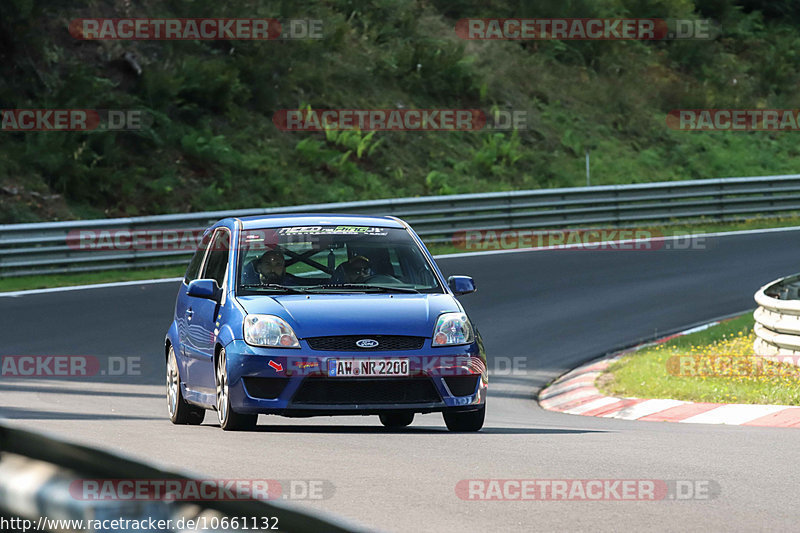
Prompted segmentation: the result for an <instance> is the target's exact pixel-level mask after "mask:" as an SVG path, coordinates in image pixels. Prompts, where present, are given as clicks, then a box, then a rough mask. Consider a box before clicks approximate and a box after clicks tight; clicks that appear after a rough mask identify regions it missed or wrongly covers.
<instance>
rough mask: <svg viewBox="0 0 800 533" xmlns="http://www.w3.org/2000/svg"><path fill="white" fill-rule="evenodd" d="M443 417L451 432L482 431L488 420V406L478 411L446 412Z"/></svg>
mask: <svg viewBox="0 0 800 533" xmlns="http://www.w3.org/2000/svg"><path fill="white" fill-rule="evenodd" d="M442 415H443V416H444V423H445V424H446V425H447V429H449V430H450V431H480V429H481V428H482V427H483V420H484V419H485V418H486V404H484V405H482V406H481V408H480V409H478V410H476V411H466V412H463V411H462V412H459V411H453V412H448V411H445V412H444V413H442Z"/></svg>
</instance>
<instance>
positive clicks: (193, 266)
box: [183, 231, 211, 285]
mask: <svg viewBox="0 0 800 533" xmlns="http://www.w3.org/2000/svg"><path fill="white" fill-rule="evenodd" d="M209 242H211V232H210V231H209V232H208V233H206V234H205V235H203V238H202V239H201V240H200V246H198V247H197V251H196V252H195V253H194V255H193V256H192V260H191V261H189V268H187V269H186V276H184V278H183V282H184V283H186V284H187V285H188V284H189V282H190V281H194V280H196V279H197V277H198V276H199V275H200V265H201V264H202V263H203V257H204V256H205V255H206V249H208V243H209Z"/></svg>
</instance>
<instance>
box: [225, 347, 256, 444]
mask: <svg viewBox="0 0 800 533" xmlns="http://www.w3.org/2000/svg"><path fill="white" fill-rule="evenodd" d="M215 375H216V385H217V418H218V419H219V427H221V428H222V429H223V430H225V431H236V430H243V429H253V428H254V427H256V421H257V420H258V415H243V414H241V413H237V412H236V411H234V410H233V408H231V395H230V390H229V388H228V366H227V363H226V358H225V348H222V349H221V350H220V351H219V356H218V357H217V368H216V372H215Z"/></svg>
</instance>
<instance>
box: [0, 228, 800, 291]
mask: <svg viewBox="0 0 800 533" xmlns="http://www.w3.org/2000/svg"><path fill="white" fill-rule="evenodd" d="M620 229H624V228H620ZM784 231H800V226H790V227H786V228H764V229H748V230H738V231H721V232H717V233H689V234H686V235H672V236H669V237H657V238H654V239H627V240H620V241H602V242H596V243H592V246H600V245H608V244H627V243H632V242H639V241H642V242H646V241H648V240H649V241H656V240H673V239H685V238H687V237H728V236H734V235H757V234H759V233H776V232H784ZM581 246H585V245H584V244H580V243H578V244H574V245H573V244H565V245H558V246H545V247H542V248H514V249H512V250H485V251H482V252H460V253H457V254H439V255H434V256H433V258H434V259H436V260H440V259H451V258H452V259H455V258H458V257H472V256H475V255H497V254H511V253H520V252H543V251H548V250H567V249H570V248H578V247H581ZM181 279H183V278H162V279H144V280H138V281H117V282H113V283H97V284H94V285H75V286H72V287H52V288H50V289H33V290H26V291H15V292H0V297H3V296H9V297H16V296H25V295H28V294H46V293H51V292H68V291H79V290H86V289H105V288H108V287H125V286H127V285H145V284H147V283H167V282H171V281H180V280H181Z"/></svg>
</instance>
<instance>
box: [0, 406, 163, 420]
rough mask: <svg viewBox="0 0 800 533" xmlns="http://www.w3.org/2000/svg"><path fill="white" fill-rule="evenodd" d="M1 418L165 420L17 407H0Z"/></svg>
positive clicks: (156, 417) (151, 417) (157, 417)
mask: <svg viewBox="0 0 800 533" xmlns="http://www.w3.org/2000/svg"><path fill="white" fill-rule="evenodd" d="M0 418H8V419H11V420H163V419H164V417H160V416H138V415H126V414H124V413H120V414H101V413H97V414H93V413H59V412H56V411H37V410H33V409H20V408H17V407H3V408H0Z"/></svg>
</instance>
